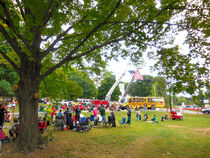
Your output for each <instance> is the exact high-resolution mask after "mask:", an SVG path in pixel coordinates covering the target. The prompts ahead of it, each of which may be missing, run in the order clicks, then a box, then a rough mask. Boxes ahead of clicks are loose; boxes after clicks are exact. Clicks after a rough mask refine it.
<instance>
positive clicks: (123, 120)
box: [119, 117, 127, 126]
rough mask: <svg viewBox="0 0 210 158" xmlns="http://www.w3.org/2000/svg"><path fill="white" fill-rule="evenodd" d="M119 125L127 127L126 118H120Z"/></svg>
mask: <svg viewBox="0 0 210 158" xmlns="http://www.w3.org/2000/svg"><path fill="white" fill-rule="evenodd" d="M119 123H120V125H121V126H122V125H124V126H126V125H127V123H126V118H125V117H123V118H122V121H121V122H120V121H119Z"/></svg>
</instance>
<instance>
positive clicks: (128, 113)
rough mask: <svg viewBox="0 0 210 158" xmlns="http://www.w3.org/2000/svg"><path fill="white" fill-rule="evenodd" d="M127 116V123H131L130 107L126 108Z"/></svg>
mask: <svg viewBox="0 0 210 158" xmlns="http://www.w3.org/2000/svg"><path fill="white" fill-rule="evenodd" d="M127 116H128V121H127V124H131V109H130V108H128V112H127Z"/></svg>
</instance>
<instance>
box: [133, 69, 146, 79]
mask: <svg viewBox="0 0 210 158" xmlns="http://www.w3.org/2000/svg"><path fill="white" fill-rule="evenodd" d="M133 80H144V78H143V76H142V75H141V73H140V72H139V70H138V69H137V70H136V71H135V73H133Z"/></svg>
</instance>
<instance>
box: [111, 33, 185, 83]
mask: <svg viewBox="0 0 210 158" xmlns="http://www.w3.org/2000/svg"><path fill="white" fill-rule="evenodd" d="M186 35H187V33H186V32H181V33H179V35H177V36H176V38H175V41H174V45H179V47H180V52H182V53H186V52H189V49H188V45H187V44H184V40H185V37H186ZM143 58H144V63H143V64H142V65H139V66H138V67H135V66H133V65H131V63H130V62H129V61H128V60H124V59H121V58H119V61H118V62H117V61H111V62H109V66H108V67H107V69H108V70H109V71H111V72H113V74H114V75H115V76H116V78H117V79H119V78H120V76H121V75H122V74H123V73H124V72H125V71H126V70H136V69H137V68H139V71H140V73H141V74H142V75H151V76H157V75H158V72H157V71H155V72H154V71H151V70H150V66H153V65H154V64H155V61H154V60H152V59H149V58H148V57H147V53H146V52H145V53H144V54H143ZM130 80H131V75H130V74H129V73H128V72H126V74H125V76H124V77H123V78H122V81H124V82H129V81H130Z"/></svg>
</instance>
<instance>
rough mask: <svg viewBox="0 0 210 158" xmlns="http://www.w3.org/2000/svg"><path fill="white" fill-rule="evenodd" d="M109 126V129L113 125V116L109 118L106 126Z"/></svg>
mask: <svg viewBox="0 0 210 158" xmlns="http://www.w3.org/2000/svg"><path fill="white" fill-rule="evenodd" d="M107 125H109V127H110V126H111V125H112V116H111V115H110V116H108V121H107V122H106V126H107Z"/></svg>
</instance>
